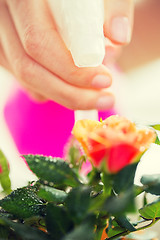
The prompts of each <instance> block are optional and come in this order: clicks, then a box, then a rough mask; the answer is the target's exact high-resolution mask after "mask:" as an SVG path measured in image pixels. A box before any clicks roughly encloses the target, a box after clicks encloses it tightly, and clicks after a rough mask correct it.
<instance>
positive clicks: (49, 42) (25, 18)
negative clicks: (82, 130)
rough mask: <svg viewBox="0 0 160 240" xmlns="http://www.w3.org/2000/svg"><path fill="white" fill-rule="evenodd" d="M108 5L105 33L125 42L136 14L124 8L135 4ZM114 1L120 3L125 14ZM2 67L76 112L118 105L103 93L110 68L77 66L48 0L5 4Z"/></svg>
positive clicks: (0, 5) (0, 8)
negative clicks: (77, 110)
mask: <svg viewBox="0 0 160 240" xmlns="http://www.w3.org/2000/svg"><path fill="white" fill-rule="evenodd" d="M105 1H106V4H107V5H106V6H107V8H108V13H109V15H107V18H106V23H105V25H104V29H105V31H104V32H105V35H106V36H107V37H108V38H110V39H111V40H112V41H113V42H114V43H116V44H117V43H118V44H125V43H127V42H128V40H129V37H128V36H130V32H131V25H132V20H131V19H132V18H130V15H132V14H130V12H128V11H129V9H130V7H124V6H130V4H131V2H132V1H129V0H112V1H110V0H105ZM109 2H114V4H116V3H117V4H118V3H119V7H120V9H121V8H122V9H123V11H122V9H121V10H120V11H119V10H118V8H117V9H116V7H115V6H114V4H113V6H112V4H110V3H109ZM120 3H121V4H122V7H121V4H120ZM131 5H132V4H131ZM115 13H116V14H115ZM114 15H115V16H116V18H115V19H116V20H114V18H112V17H113V16H114ZM119 16H120V19H121V17H122V20H120V19H119ZM117 19H118V20H117ZM127 19H129V20H127ZM119 20H120V21H119ZM110 22H111V25H112V28H110V27H109V26H110V25H108V23H110ZM116 26H117V31H119V33H117V35H116V34H115V31H116ZM128 26H129V30H127V31H126V29H128ZM113 29H114V30H113ZM120 29H121V30H123V31H122V32H123V34H122V32H121V31H120ZM112 30H113V31H112ZM125 31H126V32H127V35H126V33H125V34H124V32H125ZM120 32H121V33H120ZM128 32H129V33H128ZM117 36H120V37H119V38H117ZM122 36H123V37H122ZM124 36H125V37H124ZM0 64H1V65H2V66H4V67H5V68H6V69H8V70H9V71H10V72H11V73H13V74H14V75H15V76H16V78H17V79H18V80H19V81H20V82H21V84H22V85H23V86H24V87H25V88H26V89H28V91H29V92H30V93H31V95H33V96H34V97H36V98H37V99H43V98H45V99H52V100H54V101H55V102H57V103H59V104H61V105H64V106H66V107H68V108H71V109H94V108H97V109H109V108H111V107H112V106H113V104H114V96H113V95H112V93H110V92H109V91H108V92H107V91H103V90H102V89H103V88H108V87H109V86H110V85H111V74H110V72H109V70H108V69H107V68H106V67H105V66H104V65H101V66H99V67H93V68H78V67H76V66H75V65H74V62H73V60H72V57H71V54H70V52H69V51H68V50H67V49H66V47H65V44H64V43H63V41H62V39H61V37H60V36H59V34H58V32H57V30H56V26H55V23H54V20H53V18H52V16H51V14H50V11H49V8H48V5H47V2H46V1H44V0H23V1H20V0H0Z"/></svg>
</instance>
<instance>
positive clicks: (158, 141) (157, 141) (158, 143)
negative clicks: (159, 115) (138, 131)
mask: <svg viewBox="0 0 160 240" xmlns="http://www.w3.org/2000/svg"><path fill="white" fill-rule="evenodd" d="M155 144H157V145H160V140H159V137H158V136H157V137H156V141H155Z"/></svg>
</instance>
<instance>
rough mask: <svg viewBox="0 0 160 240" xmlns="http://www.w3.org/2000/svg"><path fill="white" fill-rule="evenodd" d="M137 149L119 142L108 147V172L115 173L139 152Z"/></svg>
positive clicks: (130, 161)
mask: <svg viewBox="0 0 160 240" xmlns="http://www.w3.org/2000/svg"><path fill="white" fill-rule="evenodd" d="M139 153H140V152H139V150H138V149H137V148H135V147H134V146H132V145H129V144H125V143H122V144H119V145H117V146H113V147H112V148H111V149H110V153H109V159H108V162H106V164H107V167H108V170H109V172H111V173H116V172H118V171H120V170H121V169H122V168H123V167H125V166H127V165H128V164H130V163H132V162H133V161H134V160H135V158H136V157H137V156H138V154H139Z"/></svg>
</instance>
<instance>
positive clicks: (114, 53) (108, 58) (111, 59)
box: [103, 38, 122, 66]
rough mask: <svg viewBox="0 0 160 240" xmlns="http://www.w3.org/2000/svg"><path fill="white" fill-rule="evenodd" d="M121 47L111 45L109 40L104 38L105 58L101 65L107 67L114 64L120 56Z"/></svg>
mask: <svg viewBox="0 0 160 240" xmlns="http://www.w3.org/2000/svg"><path fill="white" fill-rule="evenodd" d="M121 51H122V47H121V46H120V45H117V44H113V43H112V42H111V41H110V40H109V39H107V38H105V53H106V54H105V57H104V60H103V64H104V65H107V66H109V65H110V64H114V63H115V62H116V60H117V59H118V57H119V55H120V54H121Z"/></svg>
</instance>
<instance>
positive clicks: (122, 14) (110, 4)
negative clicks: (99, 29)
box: [104, 0, 134, 45]
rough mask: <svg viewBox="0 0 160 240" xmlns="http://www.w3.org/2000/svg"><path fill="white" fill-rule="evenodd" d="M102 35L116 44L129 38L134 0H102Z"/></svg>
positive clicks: (125, 41) (124, 42)
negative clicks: (103, 11) (103, 14)
mask: <svg viewBox="0 0 160 240" xmlns="http://www.w3.org/2000/svg"><path fill="white" fill-rule="evenodd" d="M104 7H105V23H104V35H105V37H107V38H109V39H110V40H111V41H112V42H114V43H116V44H122V45H123V44H127V43H129V42H130V40H131V34H132V27H133V13H134V0H104Z"/></svg>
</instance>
